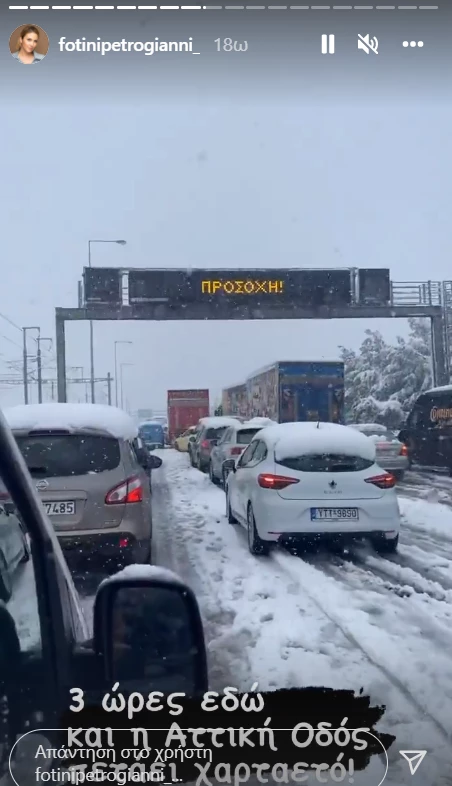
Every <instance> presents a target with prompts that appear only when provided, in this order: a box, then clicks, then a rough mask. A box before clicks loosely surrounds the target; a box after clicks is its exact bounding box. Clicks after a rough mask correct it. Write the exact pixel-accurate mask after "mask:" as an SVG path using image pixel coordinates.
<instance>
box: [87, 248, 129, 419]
mask: <svg viewBox="0 0 452 786" xmlns="http://www.w3.org/2000/svg"><path fill="white" fill-rule="evenodd" d="M126 242H127V241H126V240H88V267H89V268H90V267H91V243H117V244H118V245H119V246H125V245H126ZM85 296H86V295H85ZM89 358H90V383H91V403H92V404H94V403H95V401H96V390H95V387H96V386H95V380H94V323H93V320H92V319H90V321H89Z"/></svg>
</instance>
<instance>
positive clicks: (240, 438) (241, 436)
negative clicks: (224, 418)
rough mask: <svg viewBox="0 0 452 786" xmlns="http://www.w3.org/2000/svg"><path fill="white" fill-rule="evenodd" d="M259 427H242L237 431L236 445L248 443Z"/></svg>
mask: <svg viewBox="0 0 452 786" xmlns="http://www.w3.org/2000/svg"><path fill="white" fill-rule="evenodd" d="M260 430H261V429H260V428H244V429H240V431H237V444H238V445H249V443H250V442H251V440H252V439H253V437H254V435H255V434H257V432H258V431H260Z"/></svg>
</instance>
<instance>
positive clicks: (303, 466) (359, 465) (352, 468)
mask: <svg viewBox="0 0 452 786" xmlns="http://www.w3.org/2000/svg"><path fill="white" fill-rule="evenodd" d="M275 462H276V464H280V465H281V466H282V467H287V469H293V470H295V472H360V471H361V470H363V469H369V467H371V466H372V464H373V463H374V462H373V461H369V460H368V459H365V458H362V457H361V456H343V455H340V454H335V453H323V454H319V455H303V456H297V457H295V458H292V457H291V458H284V459H279V460H276V459H275Z"/></svg>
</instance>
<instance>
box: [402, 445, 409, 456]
mask: <svg viewBox="0 0 452 786" xmlns="http://www.w3.org/2000/svg"><path fill="white" fill-rule="evenodd" d="M400 455H401V456H408V448H407V446H406V445H402V447H401V448H400Z"/></svg>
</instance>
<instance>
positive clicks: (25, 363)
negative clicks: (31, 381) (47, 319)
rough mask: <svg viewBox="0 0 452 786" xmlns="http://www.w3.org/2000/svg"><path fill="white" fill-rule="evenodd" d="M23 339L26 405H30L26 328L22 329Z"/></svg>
mask: <svg viewBox="0 0 452 786" xmlns="http://www.w3.org/2000/svg"><path fill="white" fill-rule="evenodd" d="M22 337H23V340H24V349H23V358H24V360H23V377H24V404H28V365H27V361H28V358H27V333H26V331H25V328H22Z"/></svg>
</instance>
